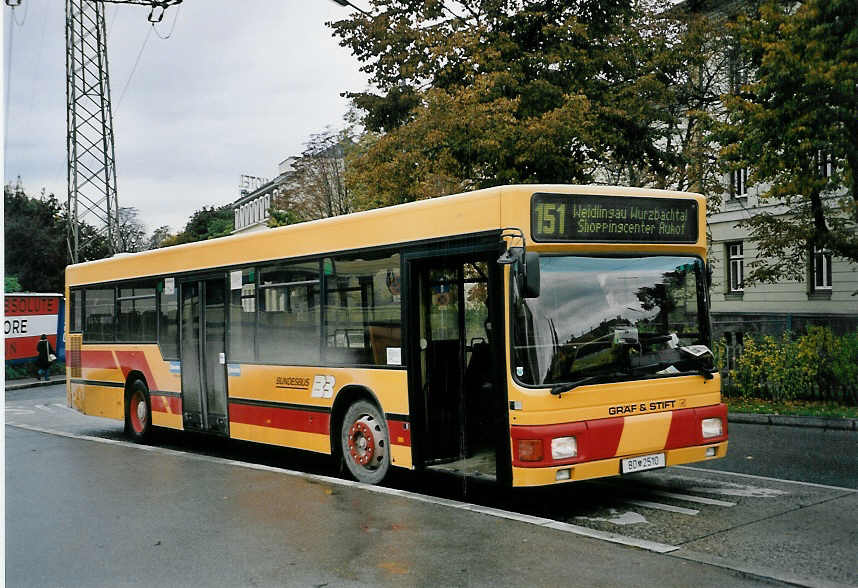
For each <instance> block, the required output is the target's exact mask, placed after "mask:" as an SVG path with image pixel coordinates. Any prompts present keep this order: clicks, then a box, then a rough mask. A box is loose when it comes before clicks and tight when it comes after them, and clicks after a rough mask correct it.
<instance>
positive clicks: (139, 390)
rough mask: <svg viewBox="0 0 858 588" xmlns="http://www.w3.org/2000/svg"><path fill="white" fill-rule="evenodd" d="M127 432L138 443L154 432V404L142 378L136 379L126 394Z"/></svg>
mask: <svg viewBox="0 0 858 588" xmlns="http://www.w3.org/2000/svg"><path fill="white" fill-rule="evenodd" d="M125 433H126V434H127V435H128V436H129V437H131V439H132V440H133V441H136V442H137V443H143V442H144V441H148V440H149V437H150V436H151V434H152V404H151V402H150V400H149V389H148V388H147V387H146V384H145V383H144V382H143V381H142V380H139V379H138V380H134V381H133V382H131V385H130V386H128V392H126V394H125Z"/></svg>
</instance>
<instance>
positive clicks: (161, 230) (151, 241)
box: [144, 225, 173, 249]
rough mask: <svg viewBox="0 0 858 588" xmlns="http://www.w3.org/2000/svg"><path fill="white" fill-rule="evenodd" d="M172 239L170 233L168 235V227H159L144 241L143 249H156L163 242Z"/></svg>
mask: <svg viewBox="0 0 858 588" xmlns="http://www.w3.org/2000/svg"><path fill="white" fill-rule="evenodd" d="M172 237H173V235H172V233H170V227H168V226H167V225H161V226H160V227H158V228H157V229H155V230H154V231H152V234H151V235H150V236H149V238H148V239H147V241H146V246H145V247H144V249H158V248H159V247H161V246H162V244H163V243H164V241H166V240H167V239H169V238H172Z"/></svg>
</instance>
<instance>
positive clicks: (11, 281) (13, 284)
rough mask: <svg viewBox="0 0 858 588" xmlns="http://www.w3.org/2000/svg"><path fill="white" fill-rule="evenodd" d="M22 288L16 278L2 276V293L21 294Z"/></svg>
mask: <svg viewBox="0 0 858 588" xmlns="http://www.w3.org/2000/svg"><path fill="white" fill-rule="evenodd" d="M22 290H23V288H22V287H21V282H19V281H18V277H17V276H3V291H4V292H6V293H10V292H21V291H22Z"/></svg>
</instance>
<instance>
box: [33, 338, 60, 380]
mask: <svg viewBox="0 0 858 588" xmlns="http://www.w3.org/2000/svg"><path fill="white" fill-rule="evenodd" d="M36 353H38V354H39V357H38V358H36V366H37V367H38V368H39V379H40V380H41V379H42V377H43V376H44V379H45V381H46V382H47V381H48V372H49V371H50V369H51V364H52V363H53V362H54V361H55V360H56V359H57V356H56V355H54V349H53V348H52V347H51V342H50V341H48V338H47V336H45V335H42V336H41V337H39V342H38V343H36Z"/></svg>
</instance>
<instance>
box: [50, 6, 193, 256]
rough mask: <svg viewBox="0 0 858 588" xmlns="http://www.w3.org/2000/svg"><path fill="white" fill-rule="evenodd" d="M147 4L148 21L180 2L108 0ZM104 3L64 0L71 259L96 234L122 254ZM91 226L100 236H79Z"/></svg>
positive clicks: (112, 251) (157, 17)
mask: <svg viewBox="0 0 858 588" xmlns="http://www.w3.org/2000/svg"><path fill="white" fill-rule="evenodd" d="M104 1H106V2H111V3H114V4H139V5H143V6H149V7H150V12H149V21H150V22H153V23H154V22H159V21H160V20H161V18H162V17H163V15H164V10H166V8H167V7H168V6H171V5H174V4H179V3H180V2H181V1H182V0H104ZM104 1H101V0H66V107H67V111H66V130H67V133H66V147H67V154H68V172H67V173H68V201H67V203H68V226H67V231H66V238H67V241H68V251H69V260H70V261H71V263H77V262H78V261H80V260H81V251H82V250H83V249H84V248H85V247H86V246H87V245H88V244H89V242H90V241H92V240H93V239H94V238H95V236H96V235H104V236H105V237H106V238H107V243H108V248H109V253H110V254H113V253H117V252H118V250H119V228H120V224H119V202H118V199H117V190H116V159H115V151H114V135H113V110H112V108H111V103H110V75H109V68H108V61H107V28H106V26H105V21H104ZM84 224H88V225H90V226H92V227H93V228H95V230H96V233H95V235H93V234H85V235H82V234H81V230H80V229H81V226H83V225H84Z"/></svg>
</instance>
